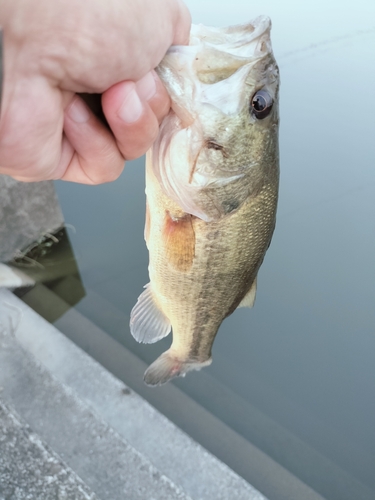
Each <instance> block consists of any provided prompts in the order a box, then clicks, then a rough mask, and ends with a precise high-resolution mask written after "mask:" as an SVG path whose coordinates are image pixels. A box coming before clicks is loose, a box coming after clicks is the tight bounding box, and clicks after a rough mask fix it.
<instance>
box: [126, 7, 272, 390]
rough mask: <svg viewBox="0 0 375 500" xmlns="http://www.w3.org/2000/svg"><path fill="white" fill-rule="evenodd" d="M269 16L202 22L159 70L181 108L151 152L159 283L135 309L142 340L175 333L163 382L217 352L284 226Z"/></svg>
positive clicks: (150, 238) (149, 187) (149, 220)
mask: <svg viewBox="0 0 375 500" xmlns="http://www.w3.org/2000/svg"><path fill="white" fill-rule="evenodd" d="M269 32H270V21H269V19H268V18H265V17H261V18H258V19H256V20H255V21H253V22H252V23H250V24H248V25H243V26H235V27H229V28H207V27H204V26H195V27H193V29H192V34H191V40H190V45H189V46H187V47H172V48H171V49H170V51H169V52H168V53H167V55H166V56H165V58H164V59H163V61H162V63H161V64H160V66H159V67H158V69H157V71H158V74H159V76H160V78H161V79H162V81H163V83H164V84H165V86H166V88H167V90H168V92H169V94H170V96H171V100H172V111H171V112H170V114H169V115H168V116H167V117H166V118H165V120H164V121H163V123H162V125H161V129H160V133H159V137H158V139H157V141H156V142H155V144H154V146H153V148H152V149H151V150H150V151H149V152H148V154H147V160H146V195H147V207H146V226H145V239H146V244H147V247H148V250H149V259H150V260H149V275H150V283H149V284H148V285H146V287H145V288H146V289H145V291H144V292H143V293H142V294H141V296H140V297H139V299H138V302H137V304H136V305H135V306H134V308H133V310H132V313H131V321H130V328H131V332H132V335H133V336H134V337H135V338H136V340H138V341H140V342H145V343H152V342H156V341H157V340H159V339H161V338H163V337H165V336H166V335H168V333H169V332H170V330H171V328H172V329H173V341H172V345H171V347H170V348H169V350H168V351H166V352H165V353H163V354H162V355H161V356H160V357H159V358H158V359H157V360H156V361H155V362H154V363H153V364H152V365H151V366H150V367H149V368H148V369H147V371H146V373H145V382H146V383H147V384H148V385H160V384H162V383H165V382H167V381H168V380H170V379H171V378H173V377H175V376H179V375H180V376H181V375H185V373H186V372H188V371H189V370H193V369H200V368H202V367H204V366H207V365H209V364H210V363H211V350H212V345H213V342H214V339H215V336H216V334H217V331H218V329H219V327H220V324H221V323H222V321H223V320H224V318H226V317H227V316H228V315H230V314H231V313H232V312H233V311H234V310H235V309H236V308H237V307H239V306H250V307H251V306H252V305H253V302H254V299H255V292H256V278H257V273H258V270H259V267H260V265H261V264H262V261H263V258H264V255H265V253H266V250H267V248H268V246H269V244H270V241H271V237H272V233H273V230H274V227H275V217H276V207H277V197H278V179H279V167H278V163H279V160H278V121H279V120H278V87H279V77H278V68H277V65H276V62H275V59H274V57H273V54H272V49H271V45H270V37H269Z"/></svg>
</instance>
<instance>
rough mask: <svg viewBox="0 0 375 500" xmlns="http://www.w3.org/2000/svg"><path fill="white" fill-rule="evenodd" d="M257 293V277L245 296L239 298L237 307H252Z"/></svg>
mask: <svg viewBox="0 0 375 500" xmlns="http://www.w3.org/2000/svg"><path fill="white" fill-rule="evenodd" d="M256 293H257V279H256V278H255V280H254V281H253V284H252V285H251V288H250V290H249V291H248V292H247V294H246V295H245V297H244V298H243V299H242V300H241V302H240V303H239V305H238V307H253V305H254V302H255V295H256Z"/></svg>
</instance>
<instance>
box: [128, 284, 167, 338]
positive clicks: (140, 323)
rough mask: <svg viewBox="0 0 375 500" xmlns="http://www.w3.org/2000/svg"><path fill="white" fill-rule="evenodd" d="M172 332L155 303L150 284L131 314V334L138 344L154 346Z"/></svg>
mask: <svg viewBox="0 0 375 500" xmlns="http://www.w3.org/2000/svg"><path fill="white" fill-rule="evenodd" d="M170 331H171V323H170V321H169V319H168V318H167V317H166V316H165V314H164V313H163V312H162V311H161V310H160V309H159V307H158V305H157V304H156V303H155V300H154V297H153V293H152V288H151V284H150V283H148V284H147V285H146V286H145V291H144V292H142V293H141V295H140V296H139V297H138V301H137V303H136V305H135V306H134V307H133V309H132V311H131V313H130V332H131V334H132V335H133V337H134V338H135V340H136V341H137V342H142V343H144V344H153V343H154V342H157V341H158V340H160V339H162V338H164V337H166V336H167V335H168V334H169V332H170Z"/></svg>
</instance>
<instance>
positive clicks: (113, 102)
mask: <svg viewBox="0 0 375 500" xmlns="http://www.w3.org/2000/svg"><path fill="white" fill-rule="evenodd" d="M102 106H103V111H104V114H105V116H106V119H107V121H108V124H109V126H110V127H111V130H112V132H113V134H114V136H115V138H116V141H117V146H118V148H119V150H120V151H121V153H122V155H123V156H124V157H125V158H126V159H127V160H131V159H134V158H138V157H139V156H142V155H143V154H144V153H145V152H146V151H147V150H148V149H149V148H150V147H151V145H152V143H153V142H154V141H155V139H156V137H157V135H158V132H159V123H160V122H161V120H162V119H163V118H164V116H165V115H166V114H167V113H168V111H169V108H170V99H169V96H168V94H167V91H166V90H165V88H164V86H163V85H162V83H161V82H160V79H159V78H158V76H157V75H156V73H155V72H154V71H151V72H149V73H147V74H146V76H144V77H143V78H142V79H141V80H139V81H138V82H136V83H134V82H129V81H128V82H121V83H118V84H117V85H114V86H113V87H111V88H110V89H109V90H107V91H106V92H105V93H104V94H103V96H102Z"/></svg>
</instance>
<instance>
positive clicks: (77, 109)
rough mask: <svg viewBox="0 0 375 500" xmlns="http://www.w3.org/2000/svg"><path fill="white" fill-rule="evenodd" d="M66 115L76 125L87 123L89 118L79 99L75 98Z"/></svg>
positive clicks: (84, 106) (87, 111)
mask: <svg viewBox="0 0 375 500" xmlns="http://www.w3.org/2000/svg"><path fill="white" fill-rule="evenodd" d="M68 115H69V116H70V118H71V119H72V120H73V121H74V122H76V123H84V122H87V121H88V120H89V118H90V113H89V110H88V109H87V107H86V105H85V104H84V103H83V102H82V101H81V99H80V98H79V97H75V98H74V100H73V102H72V103H71V105H70V106H69V108H68Z"/></svg>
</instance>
